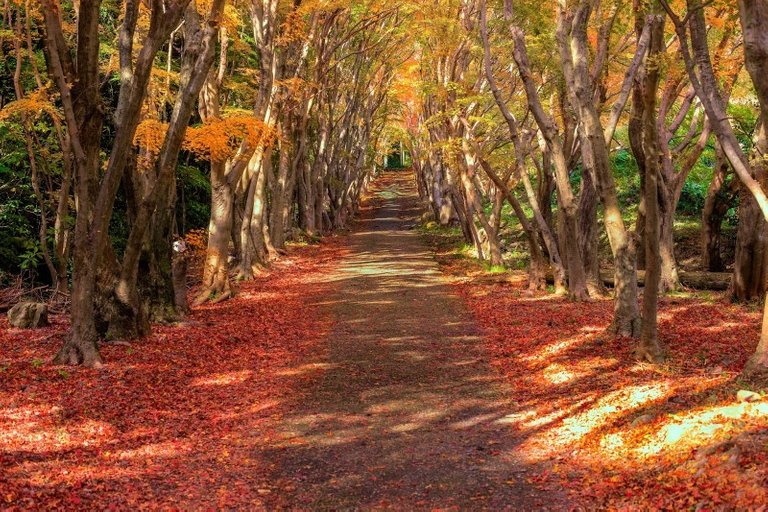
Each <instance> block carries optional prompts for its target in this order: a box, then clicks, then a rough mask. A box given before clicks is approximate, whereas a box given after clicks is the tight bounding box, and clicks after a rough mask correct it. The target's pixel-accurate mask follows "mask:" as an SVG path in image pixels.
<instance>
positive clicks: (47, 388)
mask: <svg viewBox="0 0 768 512" xmlns="http://www.w3.org/2000/svg"><path fill="white" fill-rule="evenodd" d="M420 213H421V210H420V205H419V203H418V200H417V198H416V197H415V191H414V189H413V186H412V185H411V183H410V180H409V175H407V174H403V173H400V174H398V173H388V174H385V175H384V176H383V177H382V178H380V179H379V180H378V181H377V182H376V184H375V186H374V189H373V190H372V191H371V193H370V194H369V197H368V199H367V201H366V203H365V206H364V208H363V211H362V212H361V218H360V220H359V221H357V222H356V224H355V227H354V229H353V230H352V231H351V233H350V234H349V235H348V236H338V237H331V238H328V239H326V240H325V241H324V242H323V243H322V244H320V245H318V246H309V247H300V248H293V249H292V250H291V251H290V254H289V256H288V257H287V258H285V259H284V260H282V261H281V262H279V263H277V264H275V265H274V266H273V268H272V269H271V270H270V271H269V272H266V273H265V274H264V275H263V276H260V277H259V278H258V279H257V280H256V281H255V282H253V283H248V284H244V285H242V288H241V290H240V294H239V295H238V296H237V298H236V299H234V300H230V301H227V302H223V303H220V304H217V305H209V306H204V307H202V308H198V309H196V310H195V311H194V312H193V314H192V315H191V316H190V317H189V318H187V319H185V321H184V322H182V323H180V324H178V325H174V326H159V327H157V328H156V329H155V332H154V334H153V335H152V336H151V337H149V338H147V339H145V340H141V341H135V342H132V343H131V345H130V346H125V345H107V346H105V347H104V348H103V350H102V351H103V354H104V356H105V359H106V361H107V364H106V366H105V368H103V369H101V370H88V369H79V368H61V367H55V366H51V365H50V364H49V363H48V361H49V360H50V358H51V356H52V354H53V353H54V352H55V350H56V347H57V345H58V344H59V343H60V342H61V338H62V336H64V335H65V333H66V330H67V323H66V320H65V318H63V317H54V318H53V325H52V326H51V327H49V328H45V329H41V330H36V331H23V330H15V329H9V328H8V325H7V323H6V320H5V319H4V318H3V319H1V320H0V509H10V510H14V509H17V510H21V509H30V508H38V509H52V508H59V509H92V508H99V509H115V510H126V509H130V510H133V509H184V510H188V509H194V510H201V509H202V510H208V509H219V508H224V509H268V510H274V509H298V510H315V509H320V510H338V509H353V508H355V509H397V510H466V509H472V510H478V509H489V510H502V509H516V510H540V509H554V510H569V509H574V508H576V509H578V508H580V507H583V508H585V509H591V508H594V507H599V506H602V507H607V508H612V509H616V508H619V509H642V510H649V509H653V508H658V509H668V510H680V509H686V508H687V509H699V510H711V509H748V508H752V509H759V508H760V506H764V504H765V503H768V491H767V490H766V489H768V464H767V463H768V428H767V427H768V401H766V400H765V398H764V397H763V398H761V397H760V396H759V395H749V396H747V395H746V394H744V393H742V394H741V396H740V397H739V398H740V399H739V398H737V392H738V391H739V390H742V389H744V388H745V387H747V385H746V384H745V383H741V382H739V381H738V371H739V370H740V369H741V367H742V366H743V364H744V361H745V360H746V358H747V357H748V356H749V354H750V352H751V351H752V350H753V349H754V346H755V343H756V341H757V332H758V329H759V311H757V310H756V309H752V310H751V309H749V308H745V307H737V306H731V305H729V304H726V303H724V302H723V301H722V300H721V298H719V297H718V296H716V295H707V296H706V297H698V298H697V297H673V298H666V299H664V300H663V301H662V305H661V335H662V340H663V341H664V342H665V344H666V346H668V347H669V358H668V361H667V363H666V364H664V365H662V366H658V367H656V366H650V365H646V364H639V363H637V362H635V361H634V360H633V358H632V354H631V352H632V342H631V341H630V340H621V339H618V340H616V339H614V338H612V337H605V336H603V334H602V333H603V330H604V328H605V327H606V326H607V325H608V323H609V321H610V316H611V308H612V304H611V301H609V300H596V301H592V302H588V303H579V304H574V303H570V302H567V301H565V300H564V299H561V298H556V297H552V296H550V295H546V294H529V293H527V292H526V290H525V276H524V275H523V274H521V273H510V274H509V275H508V276H506V277H505V279H503V280H499V279H497V277H498V276H495V275H492V274H489V273H488V272H486V271H485V270H484V269H483V267H482V266H481V265H479V264H477V263H476V262H473V261H471V260H469V259H466V258H461V257H456V255H455V254H454V253H453V251H452V249H451V244H452V243H453V242H452V241H450V240H444V239H441V238H440V237H435V236H431V237H426V238H425V237H423V236H422V235H421V234H420V233H419V230H418V217H419V214H420ZM752 399H754V400H755V401H749V400H752Z"/></svg>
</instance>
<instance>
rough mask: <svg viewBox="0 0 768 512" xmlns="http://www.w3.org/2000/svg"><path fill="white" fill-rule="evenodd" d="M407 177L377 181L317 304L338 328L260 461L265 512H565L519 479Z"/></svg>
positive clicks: (502, 393)
mask: <svg viewBox="0 0 768 512" xmlns="http://www.w3.org/2000/svg"><path fill="white" fill-rule="evenodd" d="M420 213H422V210H421V208H420V205H419V202H418V198H417V196H416V193H415V190H414V187H413V185H412V179H411V177H410V174H407V173H396V172H394V171H392V172H390V173H388V174H386V175H385V176H383V177H382V178H380V179H379V180H377V182H376V189H375V190H373V191H372V193H371V194H370V197H369V198H368V200H367V201H366V207H365V208H364V210H363V212H362V218H361V219H360V220H359V221H357V222H356V223H355V225H354V228H353V230H352V233H351V234H350V235H349V242H348V244H349V246H348V248H349V251H348V254H347V255H346V256H345V257H344V259H343V261H341V262H340V264H339V266H338V267H337V269H336V270H335V271H333V272H332V273H330V274H329V275H324V276H320V277H319V278H320V279H324V280H328V281H330V282H332V283H333V286H332V287H330V288H329V289H332V290H333V291H332V292H329V293H328V294H326V296H324V297H322V298H321V302H322V304H323V305H324V307H326V308H329V309H330V311H331V312H332V314H333V317H334V318H335V323H334V325H335V327H334V328H333V329H332V332H331V333H330V335H329V338H328V349H327V352H326V353H325V354H324V355H322V356H320V357H318V359H317V360H315V361H311V362H308V363H307V364H308V365H310V366H312V367H315V368H324V370H325V371H324V372H323V375H322V377H320V378H318V380H317V381H316V384H315V385H314V387H313V389H311V390H309V392H308V393H306V394H303V396H302V398H301V401H300V403H296V404H295V405H294V407H293V410H292V411H291V413H290V414H288V415H286V416H284V417H283V418H282V421H281V424H280V426H279V427H278V430H279V431H280V432H281V437H282V439H283V441H282V443H281V444H280V445H279V446H277V447H274V448H273V449H271V450H270V451H269V454H268V458H269V459H270V460H271V461H272V467H273V468H274V471H275V477H276V481H275V482H274V484H275V486H276V487H277V488H279V489H280V492H276V493H272V494H270V496H268V497H266V503H267V505H268V508H290V509H312V510H352V509H372V508H374V509H375V508H386V509H400V510H405V509H407V510H436V509H440V510H452V509H460V510H467V509H472V510H481V509H489V510H505V509H510V510H534V509H536V510H541V509H563V508H565V505H564V501H563V498H562V496H561V495H560V494H558V493H557V492H547V493H546V494H543V491H542V490H541V489H537V488H534V487H532V486H531V485H530V484H529V483H528V481H529V480H531V479H532V478H535V475H536V474H538V473H540V472H542V471H543V470H544V469H543V468H541V467H539V466H536V465H530V464H528V463H526V461H525V460H524V458H523V457H522V456H521V454H520V453H519V452H518V450H517V449H516V446H517V444H518V440H517V439H516V437H515V432H514V430H512V429H511V428H510V426H509V425H508V424H507V423H508V422H506V421H505V417H507V416H508V415H509V414H510V413H511V411H514V410H515V403H513V402H512V401H511V399H510V398H509V397H510V396H511V393H509V392H508V390H507V389H506V387H505V385H504V383H503V382H502V378H501V377H500V375H499V374H498V373H497V372H496V371H495V370H494V369H493V368H492V367H491V366H490V365H489V364H488V360H489V357H488V354H487V353H486V352H485V351H484V348H483V343H482V333H481V332H480V331H479V330H478V327H477V325H476V324H475V323H474V322H473V320H472V317H471V315H470V313H469V312H468V311H467V310H466V309H465V306H464V303H463V302H462V300H461V298H460V297H458V296H457V295H456V292H455V288H454V287H451V286H450V284H449V281H448V279H449V278H448V277H446V276H445V275H444V274H442V273H441V272H440V270H439V268H438V264H437V263H436V262H435V260H434V257H433V253H432V251H431V250H430V249H429V248H428V246H427V245H426V244H425V241H424V240H423V238H422V237H421V236H420V235H419V234H418V233H417V232H416V231H414V229H413V228H414V226H415V224H416V222H417V219H418V216H419V214H420Z"/></svg>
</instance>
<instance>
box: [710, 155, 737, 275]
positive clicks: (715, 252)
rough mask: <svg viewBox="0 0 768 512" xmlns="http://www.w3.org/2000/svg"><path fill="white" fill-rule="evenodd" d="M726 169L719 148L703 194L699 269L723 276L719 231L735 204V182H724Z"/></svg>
mask: <svg viewBox="0 0 768 512" xmlns="http://www.w3.org/2000/svg"><path fill="white" fill-rule="evenodd" d="M729 173H730V166H729V165H728V160H727V159H726V158H725V156H724V155H723V152H722V150H721V149H720V147H719V146H718V147H717V163H716V164H715V169H714V172H713V176H712V182H711V183H710V184H709V189H708V190H707V197H706V199H705V201H704V209H703V211H702V214H701V217H702V222H701V226H702V228H701V252H702V261H701V265H702V268H703V269H704V270H707V271H710V272H723V271H724V270H725V263H724V262H723V256H722V247H721V246H722V236H721V235H722V227H723V220H724V219H725V216H726V214H727V213H728V210H730V209H731V208H732V207H733V205H734V204H735V201H736V197H737V194H738V190H739V188H740V187H739V180H738V179H736V178H735V177H734V179H731V180H730V181H728V174H729Z"/></svg>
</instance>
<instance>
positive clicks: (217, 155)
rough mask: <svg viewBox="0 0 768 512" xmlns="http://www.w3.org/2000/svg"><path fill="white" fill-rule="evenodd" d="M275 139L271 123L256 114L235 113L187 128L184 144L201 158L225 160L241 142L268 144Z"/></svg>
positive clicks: (217, 160) (255, 145) (254, 144)
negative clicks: (254, 115)
mask: <svg viewBox="0 0 768 512" xmlns="http://www.w3.org/2000/svg"><path fill="white" fill-rule="evenodd" d="M275 140H276V133H275V131H274V129H273V128H272V127H270V126H267V125H265V124H264V123H263V122H262V121H260V120H258V119H256V118H255V117H253V116H248V115H236V116H232V117H226V118H222V119H214V120H213V121H211V122H208V123H205V124H203V125H202V126H198V127H190V128H188V129H187V135H186V137H185V140H184V145H183V147H184V149H186V150H187V151H191V152H192V153H194V154H195V155H197V156H198V157H200V158H204V159H207V160H211V161H214V162H223V161H224V160H226V159H228V158H230V157H232V156H233V155H234V154H235V152H236V151H237V148H238V146H239V145H240V143H241V142H244V141H245V142H247V143H248V144H250V145H251V146H253V147H259V146H262V147H268V146H271V145H272V144H274V143H275Z"/></svg>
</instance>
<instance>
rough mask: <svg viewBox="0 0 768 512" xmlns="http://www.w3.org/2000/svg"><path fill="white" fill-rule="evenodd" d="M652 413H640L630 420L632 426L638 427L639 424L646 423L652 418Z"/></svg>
mask: <svg viewBox="0 0 768 512" xmlns="http://www.w3.org/2000/svg"><path fill="white" fill-rule="evenodd" d="M654 418H655V416H654V415H653V414H642V415H640V416H638V417H637V418H635V419H634V420H633V421H632V426H633V427H639V426H640V425H646V424H648V423H650V422H652V421H653V420H654Z"/></svg>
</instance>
